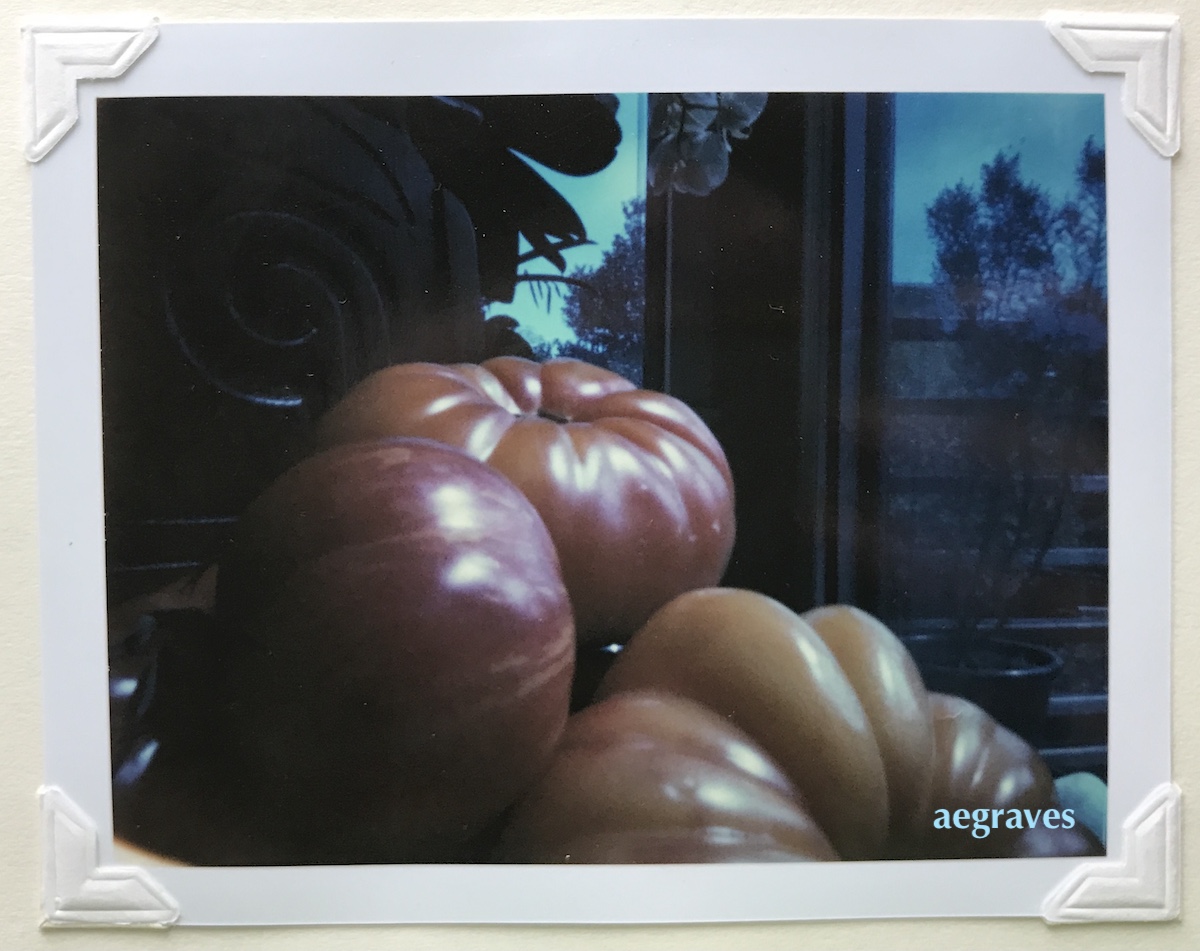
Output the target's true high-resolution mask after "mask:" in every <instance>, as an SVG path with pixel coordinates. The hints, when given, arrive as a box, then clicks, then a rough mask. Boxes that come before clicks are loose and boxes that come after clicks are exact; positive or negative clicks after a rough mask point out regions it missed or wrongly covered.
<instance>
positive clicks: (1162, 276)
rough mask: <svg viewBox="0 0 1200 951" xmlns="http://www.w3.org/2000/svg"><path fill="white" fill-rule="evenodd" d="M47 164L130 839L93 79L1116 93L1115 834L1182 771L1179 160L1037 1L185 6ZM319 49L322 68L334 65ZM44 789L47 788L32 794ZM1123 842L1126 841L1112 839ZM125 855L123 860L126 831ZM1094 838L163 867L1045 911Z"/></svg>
mask: <svg viewBox="0 0 1200 951" xmlns="http://www.w3.org/2000/svg"><path fill="white" fill-rule="evenodd" d="M159 31H160V32H159V38H158V40H157V41H156V42H155V44H154V45H153V46H152V47H151V48H150V49H149V50H148V52H147V53H146V54H145V55H144V56H143V57H142V58H141V60H139V61H138V62H137V63H135V64H134V65H133V67H132V68H131V69H130V70H129V71H128V72H126V73H125V74H124V75H123V76H121V77H120V78H117V79H113V80H106V81H102V82H98V83H81V84H80V85H79V90H78V96H79V107H80V109H79V111H80V119H79V122H78V125H77V126H76V127H75V128H74V129H73V130H71V131H70V132H69V133H68V134H67V135H66V136H65V138H64V139H63V140H62V141H61V142H60V143H59V144H58V145H57V146H56V147H55V148H54V149H53V150H52V151H51V152H50V153H49V154H48V155H47V156H46V157H45V158H43V159H42V160H41V161H40V162H39V163H38V164H37V165H35V166H34V168H33V171H32V179H33V233H34V295H35V298H34V300H35V321H36V323H35V340H36V378H37V396H36V399H37V403H36V406H37V414H38V465H39V509H40V510H39V519H40V521H39V530H40V557H41V572H42V574H41V578H42V589H41V590H42V603H41V610H42V625H43V633H42V641H43V677H44V707H45V736H46V741H45V742H46V749H45V764H46V766H45V781H46V783H47V785H50V786H54V787H58V788H60V789H62V790H64V791H65V792H66V794H67V795H68V796H69V797H70V798H71V799H72V800H73V801H74V802H75V803H77V804H78V805H79V806H80V807H81V809H82V810H83V812H85V813H86V814H87V815H88V816H90V817H91V818H92V819H93V820H94V822H95V823H96V826H97V828H98V829H99V833H100V853H99V854H100V862H101V864H102V865H103V864H106V863H112V862H113V861H114V855H115V854H116V853H115V851H114V843H113V835H112V812H111V782H110V774H109V752H108V750H109V737H108V696H107V649H106V621H105V616H106V615H105V552H104V519H103V490H102V458H101V423H100V361H99V319H98V315H99V276H98V255H97V223H96V197H97V196H96V101H97V99H99V98H103V97H136V96H218V95H220V96H234V95H255V96H284V95H289V96H290V95H322V96H339V95H354V96H395V95H469V94H474V95H480V94H520V93H526V94H528V93H556V92H563V93H567V92H575V93H583V92H588V93H591V92H653V91H668V90H709V89H725V90H756V91H796V92H806V91H822V92H827V91H837V92H954V91H958V92H1030V93H1035V92H1036V93H1048V92H1065V93H1100V94H1103V95H1104V96H1105V127H1106V159H1107V171H1108V227H1109V259H1110V264H1109V315H1110V316H1109V355H1110V370H1109V377H1110V387H1109V400H1110V403H1109V407H1110V509H1109V510H1110V552H1111V554H1110V615H1109V617H1110V654H1109V656H1110V714H1109V833H1110V839H1109V841H1110V842H1114V840H1115V839H1119V836H1117V834H1116V833H1117V830H1119V829H1120V827H1121V824H1122V822H1123V820H1124V819H1125V817H1126V816H1127V815H1129V814H1130V813H1131V812H1132V811H1133V810H1134V809H1135V808H1136V807H1137V806H1138V804H1139V803H1140V802H1141V801H1142V800H1143V799H1144V798H1145V797H1146V795H1147V794H1148V793H1149V792H1150V791H1151V790H1153V789H1154V788H1155V787H1157V786H1158V785H1160V784H1161V783H1164V782H1169V781H1170V779H1171V760H1170V739H1171V736H1170V686H1171V684H1170V650H1171V616H1170V615H1171V612H1170V603H1171V586H1170V581H1171V558H1170V538H1171V509H1170V492H1171V466H1170V462H1171V456H1170V435H1171V434H1170V430H1171V408H1172V404H1171V349H1170V346H1171V301H1170V279H1171V271H1170V221H1171V189H1170V162H1169V160H1167V159H1164V158H1163V157H1162V156H1161V155H1159V154H1158V153H1157V152H1156V151H1155V150H1154V149H1153V148H1152V147H1151V146H1150V145H1149V144H1148V143H1147V142H1146V141H1145V140H1144V139H1143V138H1142V136H1141V135H1140V134H1139V133H1138V132H1137V131H1136V130H1135V129H1134V127H1133V126H1132V125H1131V124H1130V122H1129V121H1128V120H1127V119H1126V118H1125V116H1124V115H1123V114H1122V110H1121V81H1122V80H1121V77H1119V76H1112V75H1095V74H1089V73H1087V72H1085V71H1084V70H1083V69H1081V68H1080V67H1079V66H1078V65H1077V64H1076V63H1075V62H1074V61H1073V60H1072V59H1071V58H1070V57H1069V56H1068V55H1067V53H1066V52H1064V50H1063V49H1062V48H1061V47H1060V46H1059V45H1058V44H1057V42H1056V41H1055V40H1054V39H1053V37H1052V36H1051V34H1050V32H1049V31H1048V30H1047V28H1046V26H1045V25H1044V24H1043V23H1041V22H1038V21H1016V20H963V21H934V20H819V19H783V20H778V19H761V20H707V21H705V20H606V21H587V20H561V21H537V22H527V21H491V22H410V23H389V22H359V23H166V24H162V25H160V27H159ZM315 63H320V69H316V68H314V64H315ZM31 794H32V790H31ZM1114 847H1118V848H1119V845H1116V844H1115V843H1114ZM122 860H123V861H127V857H126V856H124V855H122ZM1083 861H1086V860H1080V859H1008V860H970V861H964V860H958V861H899V862H859V863H850V862H847V863H814V864H808V863H798V864H780V865H769V866H767V865H757V864H740V865H729V866H653V867H624V866H600V867H540V866H489V865H478V866H418V867H413V866H362V867H289V868H239V869H208V868H183V867H176V866H167V865H156V866H154V867H153V869H152V872H153V875H154V877H155V878H156V879H157V880H158V881H159V882H160V883H161V884H162V885H163V886H164V887H165V888H166V889H167V891H169V892H170V893H171V895H173V896H174V897H175V898H176V899H177V900H178V902H179V906H180V908H181V917H180V919H179V921H180V923H182V924H203V925H218V924H220V925H247V924H350V923H391V922H413V923H416V922H447V923H452V922H453V923H485V922H487V923H492V922H497V923H498V922H511V923H517V922H544V923H606V922H614V923H615V922H680V921H687V922H714V921H755V920H793V919H820V918H855V917H915V916H1037V915H1039V914H1040V909H1041V904H1042V901H1043V899H1044V898H1045V896H1046V895H1047V894H1048V893H1049V892H1050V891H1051V890H1052V889H1053V888H1054V886H1056V885H1057V884H1058V883H1059V882H1060V881H1061V880H1062V879H1063V878H1064V877H1065V876H1066V875H1067V874H1068V873H1069V872H1071V871H1072V870H1073V869H1075V868H1077V867H1078V866H1079V865H1080V864H1081V863H1082V862H1083Z"/></svg>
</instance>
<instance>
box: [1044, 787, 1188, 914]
mask: <svg viewBox="0 0 1200 951" xmlns="http://www.w3.org/2000/svg"><path fill="white" fill-rule="evenodd" d="M1180 799H1181V795H1180V791H1179V787H1178V786H1176V785H1175V784H1174V783H1163V784H1162V785H1161V786H1158V787H1156V788H1155V789H1154V790H1152V791H1151V793H1150V795H1148V796H1147V797H1146V798H1145V799H1144V800H1142V803H1141V805H1139V806H1138V807H1137V808H1136V809H1135V810H1134V811H1133V813H1132V814H1131V815H1130V816H1129V818H1128V819H1126V820H1125V822H1124V824H1123V826H1122V851H1121V856H1120V858H1117V859H1110V860H1108V861H1103V862H1087V863H1085V864H1083V865H1080V866H1078V867H1077V868H1075V869H1074V870H1073V871H1072V872H1071V874H1070V875H1068V876H1067V877H1066V878H1065V879H1063V881H1062V882H1061V883H1059V885H1058V886H1057V887H1056V888H1055V889H1054V890H1053V891H1052V892H1051V893H1050V894H1049V895H1047V896H1046V899H1045V901H1044V902H1043V903H1042V917H1043V918H1045V919H1046V921H1048V922H1050V923H1051V924H1067V923H1071V922H1092V921H1169V920H1171V919H1173V918H1177V917H1179V909H1180V886H1179V874H1180V865H1181V862H1182V850H1181V847H1180V812H1181V809H1180Z"/></svg>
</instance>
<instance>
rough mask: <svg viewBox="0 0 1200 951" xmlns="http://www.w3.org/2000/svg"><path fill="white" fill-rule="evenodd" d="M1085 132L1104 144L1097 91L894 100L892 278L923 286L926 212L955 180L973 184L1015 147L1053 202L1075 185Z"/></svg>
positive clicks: (927, 254)
mask: <svg viewBox="0 0 1200 951" xmlns="http://www.w3.org/2000/svg"><path fill="white" fill-rule="evenodd" d="M1088 136H1091V137H1092V138H1093V139H1094V140H1095V141H1096V144H1097V145H1103V144H1104V99H1103V97H1102V96H1095V95H1064V94H1016V93H1008V94H990V93H987V94H971V95H964V94H961V93H958V94H954V93H919V94H918V93H911V94H904V95H899V96H897V97H896V170H895V183H896V191H895V207H894V219H893V228H892V280H893V281H895V282H896V283H901V284H904V283H925V282H928V281H929V280H930V278H931V276H932V271H933V257H934V249H933V242H932V241H931V240H930V238H929V234H928V232H927V230H926V225H925V209H926V208H927V207H928V206H929V205H930V204H931V203H932V202H933V200H934V199H935V198H936V197H937V194H938V192H940V191H941V190H942V189H943V188H946V187H948V186H953V185H955V184H957V183H958V182H959V181H964V182H966V183H967V184H968V185H974V184H976V183H977V182H978V181H979V171H980V168H981V167H982V166H983V165H984V164H985V163H987V162H990V161H991V160H992V159H993V158H995V156H996V152H997V151H999V150H1001V149H1004V150H1005V151H1016V152H1018V153H1020V156H1021V173H1022V176H1023V177H1024V178H1025V179H1026V180H1027V181H1032V182H1034V183H1036V184H1038V185H1040V186H1041V187H1042V188H1044V189H1045V190H1046V191H1047V192H1048V193H1049V194H1050V196H1051V198H1052V199H1054V200H1055V201H1061V200H1062V199H1064V198H1066V197H1067V196H1068V195H1069V194H1070V193H1071V192H1072V191H1073V190H1074V187H1075V165H1076V162H1077V161H1078V159H1079V153H1080V150H1081V149H1082V148H1083V144H1084V142H1086V141H1087V139H1088Z"/></svg>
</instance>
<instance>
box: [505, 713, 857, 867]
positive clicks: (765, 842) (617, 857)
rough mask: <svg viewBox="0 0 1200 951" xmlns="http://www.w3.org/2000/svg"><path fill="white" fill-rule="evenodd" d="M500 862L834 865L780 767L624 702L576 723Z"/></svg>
mask: <svg viewBox="0 0 1200 951" xmlns="http://www.w3.org/2000/svg"><path fill="white" fill-rule="evenodd" d="M495 857H496V860H497V861H502V862H510V863H539V864H589V863H617V864H634V863H700V862H774V861H822V862H824V861H835V860H837V858H838V856H837V853H836V852H835V851H834V849H833V847H832V846H831V845H830V844H829V840H828V839H827V838H826V836H825V835H824V833H823V832H822V831H821V829H820V827H819V826H818V825H817V823H816V821H815V820H814V819H813V818H812V816H811V815H810V814H809V813H808V812H807V810H806V809H805V806H804V804H803V801H802V800H801V798H800V797H799V795H798V794H797V792H796V790H795V789H794V788H793V787H792V785H791V783H790V782H789V781H788V779H787V778H786V777H785V776H784V774H783V772H782V771H781V770H780V769H779V767H778V766H777V765H776V764H774V763H773V762H771V760H770V759H769V757H767V755H766V754H765V753H764V752H763V751H762V750H761V749H760V748H759V747H758V746H757V745H756V744H755V743H754V742H753V741H752V740H751V739H750V738H749V737H748V736H746V735H745V734H744V733H742V732H741V731H740V730H738V729H737V728H735V727H733V726H731V725H730V724H729V723H728V722H727V721H726V720H725V719H724V718H723V717H721V716H719V715H717V714H715V713H713V712H712V711H710V710H707V709H706V708H704V707H701V706H699V705H697V704H695V703H692V702H691V701H689V700H685V699H683V698H681V697H676V696H671V695H668V694H659V693H655V692H649V691H639V692H631V693H622V694H618V695H616V696H613V697H611V698H609V699H607V700H604V701H602V702H600V703H597V704H595V705H593V706H591V707H588V708H587V709H585V710H583V711H582V712H580V713H577V714H575V715H574V716H573V717H572V718H571V720H570V721H569V722H568V724H567V728H566V731H565V733H564V736H563V739H562V742H561V743H560V745H559V747H558V751H557V752H556V754H555V757H554V759H553V760H552V761H551V764H550V766H549V768H548V769H547V771H546V772H545V773H544V774H543V776H542V777H541V779H540V780H539V781H538V782H537V784H536V785H535V786H534V787H533V788H532V789H531V790H530V791H529V793H528V794H527V795H526V796H525V797H524V798H523V799H522V800H521V802H520V803H519V804H518V805H517V807H516V808H515V809H514V811H513V813H512V815H511V817H510V819H509V821H508V823H507V825H506V827H505V828H504V830H503V832H502V833H501V836H500V843H499V845H498V847H497V850H496V853H495Z"/></svg>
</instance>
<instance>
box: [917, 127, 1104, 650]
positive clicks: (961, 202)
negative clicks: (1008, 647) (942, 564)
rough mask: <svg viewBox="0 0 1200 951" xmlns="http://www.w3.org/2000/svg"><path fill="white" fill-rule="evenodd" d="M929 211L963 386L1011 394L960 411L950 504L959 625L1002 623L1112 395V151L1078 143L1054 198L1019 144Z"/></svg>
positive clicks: (985, 396)
mask: <svg viewBox="0 0 1200 951" xmlns="http://www.w3.org/2000/svg"><path fill="white" fill-rule="evenodd" d="M926 220H927V224H928V227H929V233H930V235H931V237H932V238H933V240H934V245H935V250H936V257H935V263H934V268H933V278H934V285H935V288H936V289H937V291H938V297H939V299H940V303H941V306H942V316H943V317H944V318H948V319H947V321H946V322H947V324H948V325H949V327H948V329H949V330H950V338H951V340H953V341H956V346H957V352H958V354H959V356H960V358H961V367H962V382H963V384H965V385H964V387H963V388H964V389H965V391H966V392H968V393H971V394H972V395H973V396H974V397H975V398H976V399H978V400H981V401H983V402H987V403H993V402H994V401H995V400H1004V401H1005V404H1004V410H1003V412H1002V413H989V412H986V411H985V414H984V416H982V417H977V418H976V419H977V421H974V422H973V421H971V419H972V418H971V417H969V416H968V417H965V418H964V419H965V422H964V429H963V430H962V434H963V436H962V442H961V444H960V446H959V451H960V453H961V456H960V461H961V463H962V464H963V465H964V472H967V473H969V475H967V477H966V479H965V481H964V482H963V483H962V484H961V485H960V486H959V487H958V489H957V491H956V493H955V497H954V498H953V499H948V500H947V502H946V504H947V506H948V509H947V513H946V514H947V515H948V516H949V521H950V522H952V523H953V527H952V529H951V531H952V532H953V533H954V534H955V536H956V539H955V545H957V546H961V547H962V548H964V549H965V550H964V551H963V558H962V560H961V564H962V565H963V567H964V569H966V572H967V574H966V576H965V577H964V579H963V583H961V584H958V585H957V586H956V590H957V592H958V600H959V603H958V605H957V608H956V613H957V620H958V625H959V628H960V630H963V631H964V632H966V631H970V630H972V629H975V628H976V626H977V625H978V623H979V621H980V619H981V618H983V617H993V618H996V619H997V624H998V626H1000V627H1002V626H1003V625H1004V623H1005V622H1006V619H1007V618H1008V617H1009V614H1010V611H1011V610H1012V608H1013V607H1014V606H1016V605H1019V604H1021V602H1022V598H1023V596H1024V595H1023V590H1024V589H1026V588H1027V587H1028V585H1029V584H1030V583H1031V581H1032V580H1033V578H1034V577H1035V576H1036V575H1037V574H1038V573H1039V572H1040V571H1041V566H1042V564H1043V561H1044V559H1045V557H1046V554H1047V552H1048V551H1049V549H1050V547H1051V546H1052V545H1053V543H1054V539H1055V538H1056V537H1059V536H1060V534H1061V531H1062V524H1063V518H1064V513H1065V507H1066V504H1067V501H1068V499H1069V496H1070V493H1071V475H1072V474H1073V473H1076V472H1078V471H1079V470H1080V467H1081V466H1083V465H1086V463H1085V462H1084V461H1083V458H1084V457H1083V452H1082V450H1083V442H1082V441H1081V433H1082V432H1083V431H1084V425H1085V421H1086V420H1087V418H1088V416H1089V413H1090V412H1091V408H1092V405H1093V403H1094V401H1095V400H1096V399H1097V397H1101V398H1102V397H1103V394H1104V386H1105V383H1104V380H1105V373H1104V365H1105V360H1104V346H1103V345H1104V342H1105V314H1106V311H1107V279H1106V272H1105V250H1106V244H1105V204H1104V150H1103V148H1101V147H1099V146H1097V145H1096V144H1095V142H1094V141H1093V140H1091V139H1089V140H1088V141H1087V142H1086V143H1085V144H1084V146H1083V149H1082V151H1081V153H1080V157H1079V160H1078V163H1077V165H1076V189H1075V192H1074V194H1073V195H1072V196H1071V197H1070V198H1069V199H1068V200H1066V201H1064V202H1062V203H1060V204H1056V203H1055V202H1053V201H1052V200H1051V199H1050V197H1049V196H1048V194H1047V193H1046V192H1045V191H1044V190H1043V189H1042V188H1040V187H1039V186H1037V185H1036V184H1034V183H1032V182H1029V181H1026V180H1025V179H1024V178H1022V175H1021V169H1020V156H1019V155H1018V154H1017V153H1015V152H1011V153H1010V152H1004V151H1000V152H998V153H997V154H996V157H995V158H994V159H993V160H992V161H991V162H990V163H987V164H985V165H984V166H983V167H982V169H981V173H980V179H979V182H978V184H977V185H975V186H969V185H967V184H966V183H964V182H961V181H960V182H959V183H958V184H957V185H954V186H951V187H948V188H945V189H943V190H942V191H941V193H939V194H938V196H937V198H936V199H935V200H934V202H933V203H932V204H931V205H929V207H928V208H927V209H926ZM982 405H983V403H981V404H980V406H981V407H982ZM946 547H952V546H951V545H947V546H946Z"/></svg>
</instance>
